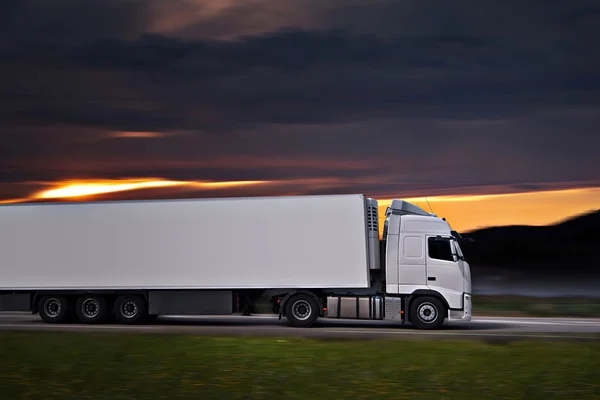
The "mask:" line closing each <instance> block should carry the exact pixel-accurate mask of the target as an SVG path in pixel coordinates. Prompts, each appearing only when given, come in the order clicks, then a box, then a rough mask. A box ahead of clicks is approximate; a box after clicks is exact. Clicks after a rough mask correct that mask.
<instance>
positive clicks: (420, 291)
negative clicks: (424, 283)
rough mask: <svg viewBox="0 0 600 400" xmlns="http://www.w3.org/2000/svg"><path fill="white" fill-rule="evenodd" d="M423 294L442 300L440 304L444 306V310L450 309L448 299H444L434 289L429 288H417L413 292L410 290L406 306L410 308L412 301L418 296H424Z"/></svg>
mask: <svg viewBox="0 0 600 400" xmlns="http://www.w3.org/2000/svg"><path fill="white" fill-rule="evenodd" d="M425 296H429V297H435V298H437V299H438V300H440V301H441V302H442V304H443V305H444V307H446V312H448V311H449V310H450V305H449V304H448V301H447V300H446V298H445V297H444V296H442V294H441V293H440V292H438V291H436V290H431V289H417V290H415V291H414V292H412V293H411V294H410V297H409V300H408V307H409V308H410V306H411V304H412V302H413V301H414V300H415V299H417V298H419V297H425Z"/></svg>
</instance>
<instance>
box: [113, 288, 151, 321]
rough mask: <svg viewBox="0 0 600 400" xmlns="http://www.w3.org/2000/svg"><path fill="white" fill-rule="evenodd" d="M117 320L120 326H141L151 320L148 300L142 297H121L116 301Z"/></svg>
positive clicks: (115, 313) (115, 312)
mask: <svg viewBox="0 0 600 400" xmlns="http://www.w3.org/2000/svg"><path fill="white" fill-rule="evenodd" d="M114 315H115V319H116V320H117V322H118V323H120V324H130V325H131V324H139V323H141V322H144V321H147V320H149V318H148V306H147V304H146V300H144V299H143V298H142V297H140V296H129V295H125V296H119V297H117V299H116V300H115V307H114Z"/></svg>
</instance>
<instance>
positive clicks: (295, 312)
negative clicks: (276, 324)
mask: <svg viewBox="0 0 600 400" xmlns="http://www.w3.org/2000/svg"><path fill="white" fill-rule="evenodd" d="M285 317H286V318H287V319H288V321H289V322H290V324H292V326H295V327H299V328H306V327H309V326H311V325H312V324H314V323H315V321H316V320H317V318H318V317H319V304H318V302H317V301H316V300H315V299H314V298H313V297H312V296H309V295H307V294H304V293H299V294H296V295H294V296H292V297H290V298H289V299H288V301H286V303H285Z"/></svg>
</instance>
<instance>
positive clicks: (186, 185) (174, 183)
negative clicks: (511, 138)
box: [0, 178, 600, 232]
mask: <svg viewBox="0 0 600 400" xmlns="http://www.w3.org/2000/svg"><path fill="white" fill-rule="evenodd" d="M335 183H336V182H332V181H331V180H328V179H324V180H323V181H322V182H321V181H320V180H318V179H317V180H315V181H311V180H308V181H306V180H287V181H286V180H284V181H220V182H219V181H178V180H168V179H162V178H152V179H150V178H147V179H115V180H90V181H83V180H71V181H61V182H56V183H46V184H43V185H44V186H46V189H43V190H40V191H37V192H34V193H33V194H32V195H30V196H28V197H23V198H17V199H8V200H2V201H0V204H15V203H26V202H31V201H45V200H47V201H50V200H57V199H61V200H66V201H77V200H82V199H87V200H93V199H94V197H95V196H99V195H106V194H109V195H110V194H111V193H115V194H116V193H118V192H129V191H139V190H144V189H158V190H161V191H162V190H164V191H165V193H167V194H168V195H169V196H174V197H177V196H176V195H175V194H174V192H173V191H172V189H173V188H178V189H179V193H181V190H183V191H184V192H186V191H189V192H190V193H192V192H194V191H204V190H207V191H211V190H218V189H236V188H243V187H247V186H257V185H268V186H269V188H270V190H274V191H275V192H277V191H281V192H282V193H284V192H285V188H286V187H289V186H290V185H292V186H294V187H296V186H297V187H298V188H297V191H298V193H294V194H301V193H302V191H303V190H302V188H303V187H304V188H310V189H311V190H313V191H314V190H315V189H316V188H319V187H324V188H328V187H332V186H334V185H335ZM295 191H296V190H295ZM285 193H286V194H289V193H288V192H285ZM238 195H239V196H244V195H245V194H244V193H242V194H238ZM233 196H235V195H233ZM395 197H396V198H403V199H405V200H407V201H409V202H411V203H414V204H417V205H419V206H420V207H421V208H423V209H425V210H427V211H433V213H435V214H437V215H438V216H440V217H444V218H446V219H447V220H448V222H449V223H450V224H451V225H452V227H453V228H454V229H456V230H458V231H462V232H466V231H469V230H474V229H478V228H484V227H490V226H506V225H548V224H552V223H556V222H559V221H562V220H564V219H567V218H569V217H572V216H575V215H579V214H582V213H585V212H588V211H593V210H597V209H599V208H600V188H584V189H565V190H547V191H539V192H521V193H504V194H490V195H445V196H432V197H427V198H425V197H411V196H406V197H404V196H402V195H398V196H395ZM390 203H391V199H389V198H387V199H386V198H384V199H379V211H380V232H381V230H382V229H383V221H384V219H385V209H386V208H387V207H388V206H389V205H390ZM430 207H431V208H430Z"/></svg>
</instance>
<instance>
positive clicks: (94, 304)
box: [75, 294, 108, 324]
mask: <svg viewBox="0 0 600 400" xmlns="http://www.w3.org/2000/svg"><path fill="white" fill-rule="evenodd" d="M107 308H108V307H107V305H106V300H105V299H104V297H102V296H98V295H94V294H89V295H83V296H79V298H78V299H77V303H76V305H75V314H76V315H77V319H78V320H79V321H80V322H83V323H84V324H97V323H100V322H103V321H104V320H105V319H106V316H107V314H108V309H107Z"/></svg>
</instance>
